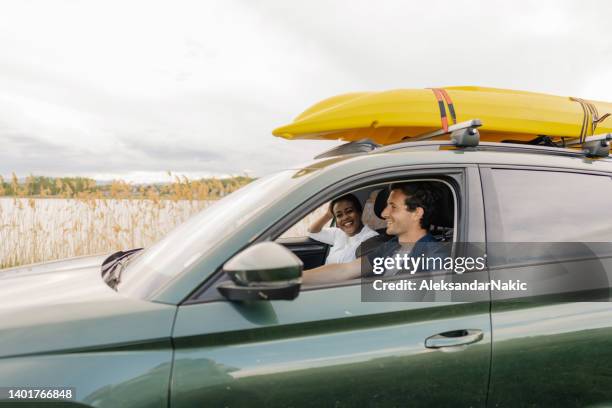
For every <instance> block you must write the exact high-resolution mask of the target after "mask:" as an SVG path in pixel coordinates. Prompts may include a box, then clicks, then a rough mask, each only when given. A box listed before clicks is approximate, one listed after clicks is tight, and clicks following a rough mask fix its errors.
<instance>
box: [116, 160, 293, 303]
mask: <svg viewBox="0 0 612 408" xmlns="http://www.w3.org/2000/svg"><path fill="white" fill-rule="evenodd" d="M294 175H295V171H283V172H280V173H277V174H274V175H271V176H268V177H264V178H261V179H259V180H256V181H254V182H252V183H250V184H248V185H247V186H245V187H243V188H241V189H239V190H238V191H236V192H234V193H232V194H230V195H228V196H227V197H224V198H223V199H221V200H219V201H217V202H216V203H214V204H212V205H211V206H209V207H207V208H205V209H204V210H202V211H201V212H200V213H198V214H196V215H194V216H193V217H191V218H190V219H189V220H187V221H186V222H185V223H183V224H181V225H180V226H178V227H177V228H175V229H174V230H173V231H171V232H170V233H169V234H168V235H166V236H165V237H164V238H163V239H161V240H160V241H159V242H157V243H156V244H155V245H153V246H152V247H150V248H148V249H147V250H145V251H143V253H142V254H141V255H139V256H138V257H137V258H135V259H133V261H131V262H130V264H129V265H128V266H127V268H126V269H125V271H124V272H123V273H122V276H121V282H120V283H119V285H118V290H119V291H120V292H123V293H127V294H129V295H135V296H138V297H147V296H149V295H150V294H152V293H153V292H155V290H157V289H158V288H160V287H161V286H162V285H164V284H165V283H167V282H168V281H169V280H171V279H172V278H174V277H175V276H177V275H178V274H179V273H180V272H181V271H184V270H185V269H187V268H188V267H190V266H191V265H193V264H194V263H195V262H196V261H197V260H198V259H200V258H201V257H202V256H203V255H205V254H206V253H207V252H208V251H210V250H211V249H212V248H213V247H214V246H215V245H216V244H217V243H219V242H221V241H223V240H224V239H225V238H227V237H228V236H229V235H230V234H232V232H233V231H235V230H236V229H238V228H240V226H241V225H243V224H244V223H245V222H247V221H249V220H250V219H251V218H253V216H254V215H255V214H257V213H258V212H260V211H261V210H262V209H264V208H266V207H268V206H269V205H270V204H272V203H274V202H275V201H277V200H278V199H279V198H280V197H282V195H283V194H280V193H282V192H285V191H287V190H288V188H290V187H291V186H293V185H295V184H297V183H298V182H299V178H294V177H293V176H294Z"/></svg>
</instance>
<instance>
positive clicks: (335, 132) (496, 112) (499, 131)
mask: <svg viewBox="0 0 612 408" xmlns="http://www.w3.org/2000/svg"><path fill="white" fill-rule="evenodd" d="M611 113H612V103H606V102H597V101H587V100H583V99H578V98H570V97H562V96H554V95H547V94H540V93H533V92H524V91H513V90H506V89H496V88H482V87H475V86H463V87H447V88H439V89H437V88H434V89H399V90H392V91H384V92H357V93H349V94H343V95H338V96H334V97H331V98H328V99H325V100H323V101H321V102H319V103H317V104H315V105H313V106H311V107H310V108H308V109H307V110H306V111H304V112H303V113H302V114H301V115H299V116H298V117H297V118H295V120H294V121H293V122H292V123H290V124H288V125H286V126H281V127H279V128H277V129H274V131H273V132H272V133H273V134H274V135H275V136H279V137H283V138H286V139H328V140H337V139H338V140H346V141H356V140H361V139H366V138H367V139H371V140H373V141H375V142H377V143H380V144H391V143H396V142H399V141H402V140H406V141H409V140H410V139H411V138H415V137H418V136H419V135H423V134H426V133H429V132H432V131H435V130H438V129H444V128H447V127H448V126H452V125H453V124H454V123H461V122H466V121H469V120H471V119H480V120H481V121H482V127H480V128H479V129H478V130H479V132H480V138H481V140H483V141H494V142H498V141H503V140H520V141H529V140H532V139H534V138H536V137H538V136H540V135H546V136H550V137H551V139H552V140H554V141H560V140H561V139H562V138H563V139H564V140H565V139H568V140H569V139H581V138H584V137H586V136H591V135H593V134H603V133H609V132H612V118H610V117H609V116H610V114H611ZM447 137H448V136H440V137H438V138H447Z"/></svg>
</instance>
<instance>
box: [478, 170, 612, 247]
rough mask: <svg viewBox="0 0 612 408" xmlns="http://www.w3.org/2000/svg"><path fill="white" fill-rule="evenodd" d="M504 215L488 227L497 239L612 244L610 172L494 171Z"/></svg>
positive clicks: (500, 240)
mask: <svg viewBox="0 0 612 408" xmlns="http://www.w3.org/2000/svg"><path fill="white" fill-rule="evenodd" d="M492 175H493V182H494V191H495V195H496V201H497V205H498V211H499V216H498V217H497V220H492V221H491V220H490V221H489V222H488V225H487V230H488V232H489V233H490V237H491V238H492V240H493V241H497V242H612V223H611V222H609V221H608V220H607V218H606V217H608V216H609V215H608V213H609V211H608V209H609V207H610V204H611V203H612V178H611V177H608V176H601V175H592V174H580V173H566V172H556V171H531V170H513V169H493V170H492Z"/></svg>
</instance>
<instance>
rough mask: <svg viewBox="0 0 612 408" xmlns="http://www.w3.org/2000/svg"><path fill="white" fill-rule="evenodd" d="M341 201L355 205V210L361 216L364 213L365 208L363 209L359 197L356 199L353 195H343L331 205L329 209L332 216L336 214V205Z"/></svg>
mask: <svg viewBox="0 0 612 408" xmlns="http://www.w3.org/2000/svg"><path fill="white" fill-rule="evenodd" d="M340 201H348V202H350V203H351V204H353V208H354V209H355V211H357V212H358V213H359V214H361V213H362V212H363V208H362V207H361V203H360V202H359V199H358V198H357V197H355V196H354V195H353V194H345V195H343V196H341V197H338V198H334V199H333V200H332V201H331V203H330V204H329V208H330V209H331V212H332V214H333V213H334V205H336V204H337V203H339V202H340ZM335 217H336V215H335V214H334V218H335Z"/></svg>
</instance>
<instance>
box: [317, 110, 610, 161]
mask: <svg viewBox="0 0 612 408" xmlns="http://www.w3.org/2000/svg"><path fill="white" fill-rule="evenodd" d="M480 126H482V122H481V121H480V119H472V120H469V121H466V122H461V123H457V124H455V125H451V126H448V128H447V129H438V130H435V131H433V132H428V133H424V134H421V135H417V136H413V137H410V136H406V137H405V138H404V139H402V140H404V141H401V142H398V143H393V144H390V145H385V146H382V145H379V144H377V143H375V142H373V141H372V140H370V139H362V140H358V141H356V142H349V143H345V144H343V145H340V146H336V147H334V148H332V149H330V150H327V151H325V152H323V153H321V154H319V155H317V156H315V159H322V158H327V157H336V156H343V155H347V154H359V153H383V152H389V151H395V150H403V149H414V148H418V147H433V146H454V147H460V148H478V149H479V150H495V149H502V150H513V151H522V152H531V153H542V154H562V155H571V156H583V157H584V156H586V157H589V158H610V141H612V133H606V134H602V135H594V136H589V137H586V138H582V139H581V138H576V139H574V140H570V141H565V140H563V144H562V145H561V146H555V145H554V144H553V145H546V146H543V145H539V144H528V143H520V144H519V143H513V142H502V143H499V142H481V141H480V133H479V132H478V128H479V127H480ZM445 134H450V140H436V141H432V140H431V139H433V138H434V137H437V136H442V135H445ZM547 138H548V137H547ZM570 146H571V147H579V148H580V150H577V149H575V148H572V149H568V148H567V147H570Z"/></svg>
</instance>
